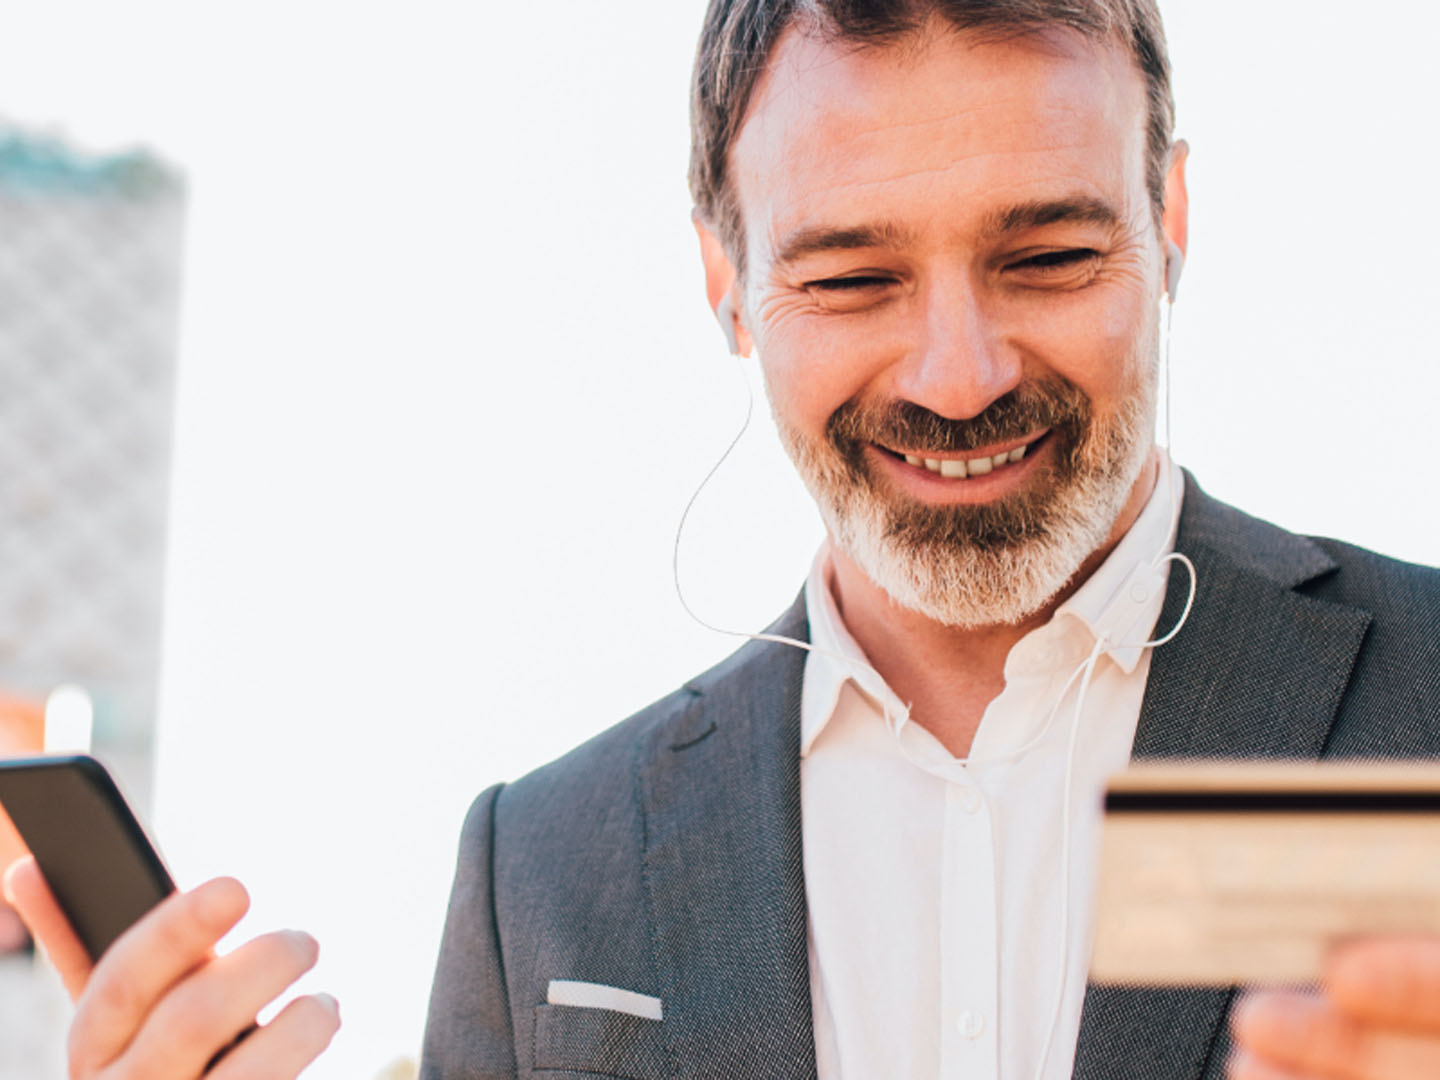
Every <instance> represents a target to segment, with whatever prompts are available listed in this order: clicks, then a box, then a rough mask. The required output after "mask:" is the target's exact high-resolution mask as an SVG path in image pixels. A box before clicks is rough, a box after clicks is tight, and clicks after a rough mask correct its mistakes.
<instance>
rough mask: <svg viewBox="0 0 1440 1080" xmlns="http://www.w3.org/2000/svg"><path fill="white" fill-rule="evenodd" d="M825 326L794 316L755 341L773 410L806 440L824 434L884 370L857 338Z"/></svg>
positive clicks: (814, 319) (811, 318) (768, 328)
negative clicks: (834, 417)
mask: <svg viewBox="0 0 1440 1080" xmlns="http://www.w3.org/2000/svg"><path fill="white" fill-rule="evenodd" d="M825 322H826V320H825V317H824V316H818V317H816V316H807V315H803V314H798V313H791V314H789V315H786V316H784V317H781V318H777V319H775V320H773V321H770V322H767V323H765V324H764V326H763V329H762V332H761V333H760V334H758V335H757V336H756V338H755V345H756V350H757V353H758V355H759V359H760V367H761V371H762V372H763V374H764V377H765V386H766V390H767V393H768V394H769V395H770V401H771V405H772V406H773V407H774V409H775V411H776V413H778V414H779V416H780V417H781V418H782V419H783V420H784V421H785V422H786V423H788V424H789V425H790V426H791V427H792V428H796V429H798V430H800V431H801V432H803V433H805V434H807V435H818V434H820V433H822V432H823V431H824V430H825V424H826V422H827V421H828V420H829V419H830V416H831V414H833V413H834V412H835V410H836V409H838V408H840V406H841V405H844V404H845V403H846V402H847V401H850V400H851V399H853V398H856V397H859V396H861V395H862V394H863V393H864V391H865V389H866V387H867V386H869V385H870V383H871V381H872V380H873V379H874V378H875V377H876V375H877V374H878V373H879V372H881V371H883V370H884V367H885V365H884V362H883V360H877V359H876V358H875V357H876V353H875V352H874V351H872V350H871V349H869V348H867V347H866V345H865V343H864V342H863V341H861V340H859V335H855V334H846V333H843V332H839V331H837V330H836V329H835V328H833V327H832V326H828V325H825Z"/></svg>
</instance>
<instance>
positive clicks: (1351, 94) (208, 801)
mask: <svg viewBox="0 0 1440 1080" xmlns="http://www.w3.org/2000/svg"><path fill="white" fill-rule="evenodd" d="M501 6H502V5H471V4H459V3H436V2H423V0H421V2H416V3H411V4H407V5H405V6H404V8H403V10H402V8H401V7H400V5H379V4H354V3H350V4H339V3H331V2H328V0H327V2H319V0H289V2H287V3H283V4H282V3H278V2H273V0H253V2H249V3H246V4H244V5H239V4H217V3H205V2H195V0H189V2H185V3H179V2H170V3H164V2H159V0H132V2H128V3H124V4H117V3H114V2H109V3H102V2H99V0H47V2H46V3H45V4H35V3H25V4H21V3H18V2H15V0H5V2H4V4H3V9H4V25H5V26H6V32H5V34H3V35H0V116H4V117H6V118H8V119H9V120H10V121H12V122H15V123H21V124H24V125H26V126H29V127H32V128H36V129H40V130H53V131H57V132H60V133H63V134H65V135H67V136H68V137H70V138H72V139H74V140H75V141H77V142H79V143H80V144H81V145H83V146H86V147H89V148H91V149H95V150H112V149H119V148H124V147H128V146H131V145H137V144H141V145H146V146H149V147H151V148H152V149H154V150H156V151H157V152H159V153H160V154H161V155H162V156H164V157H165V158H166V159H167V160H169V161H171V162H173V163H175V164H176V165H178V166H179V167H180V168H182V169H183V170H184V171H185V173H186V174H187V177H188V181H189V185H190V204H189V214H188V226H187V241H186V252H185V296H184V301H183V316H182V325H181V328H180V335H181V336H180V344H181V353H180V374H179V386H178V393H177V414H176V427H175V462H174V475H173V483H172V520H171V527H170V541H169V569H168V580H167V596H166V631H165V645H164V666H163V671H162V706H161V709H162V712H161V717H160V727H159V731H160V738H159V757H158V785H157V795H156V805H155V806H154V807H153V812H152V814H151V821H152V823H153V831H154V833H155V835H156V836H157V837H158V839H159V841H160V844H161V846H162V848H163V850H164V851H165V853H166V855H167V857H168V859H169V861H170V863H171V865H172V867H173V869H174V870H175V872H176V876H177V877H178V878H179V879H180V880H181V881H182V883H196V882H198V881H200V880H203V879H204V878H205V877H208V876H210V875H212V874H218V873H230V874H235V875H237V876H239V877H240V878H241V879H242V880H244V881H245V882H246V883H247V885H249V887H250V888H251V891H252V893H253V895H254V898H255V906H254V911H253V913H252V915H251V916H250V917H249V918H248V919H247V920H246V923H245V924H243V927H242V932H243V933H247V934H248V933H255V932H258V931H260V930H264V929H269V928H274V927H279V926H288V925H293V926H300V927H304V928H306V929H308V930H310V931H311V932H313V933H315V934H316V935H317V937H319V939H320V941H321V950H322V953H321V956H322V958H321V961H320V964H319V966H318V967H317V969H316V971H315V972H314V973H313V974H312V975H311V976H309V977H307V978H306V979H305V980H304V981H303V982H302V984H301V987H302V988H303V989H306V990H318V989H326V990H329V991H331V992H333V993H335V994H336V995H337V996H338V997H339V999H340V1001H341V1006H342V1011H343V1013H344V1016H345V1018H346V1021H347V1023H346V1027H345V1028H344V1029H343V1031H342V1033H341V1035H340V1037H339V1038H338V1039H337V1041H336V1043H335V1046H334V1047H333V1049H332V1051H331V1053H330V1054H328V1055H327V1056H326V1057H325V1058H324V1059H322V1061H321V1062H320V1063H319V1064H317V1065H316V1066H314V1067H313V1068H312V1069H311V1070H310V1071H309V1072H308V1073H307V1074H306V1075H307V1077H310V1078H312V1080H329V1078H336V1080H338V1078H341V1077H344V1078H346V1080H353V1078H356V1077H361V1078H367V1077H371V1076H373V1075H375V1074H376V1073H377V1072H378V1071H379V1070H380V1069H381V1067H382V1066H384V1065H385V1064H386V1063H387V1062H389V1061H390V1060H392V1059H394V1058H397V1057H400V1056H405V1055H411V1054H414V1053H415V1051H416V1049H417V1045H418V1039H419V1033H420V1029H421V1024H422V1022H423V1017H424V1010H425V1001H426V994H427V991H428V983H429V977H430V973H431V971H432V969H433V965H434V958H435V953H436V949H437V947H438V942H439V932H440V926H441V920H442V918H443V913H444V905H445V898H446V893H447V890H448V886H449V881H450V877H451V874H452V872H453V866H454V852H455V845H456V842H457V840H458V837H459V829H460V824H461V821H462V819H463V816H464V812H465V809H466V807H467V805H468V804H469V802H470V801H471V799H473V798H474V796H475V795H476V794H478V793H479V792H480V791H481V790H483V789H484V788H486V787H487V786H489V785H490V784H492V783H495V782H497V781H500V780H504V779H507V778H513V777H515V776H518V775H520V774H522V773H524V772H525V771H528V770H529V769H531V768H533V767H535V766H536V765H538V764H540V763H542V762H544V761H546V760H549V759H551V758H553V757H555V756H556V755H558V754H560V753H562V752H564V751H565V750H566V749H567V748H569V747H571V746H573V745H575V744H576V743H578V742H580V741H582V740H583V739H584V738H586V737H588V736H589V735H591V734H593V733H595V732H597V731H599V730H601V729H602V728H604V727H606V726H608V725H609V724H611V723H613V722H615V721H616V720H618V719H620V718H622V717H623V716H625V715H627V714H628V713H630V712H633V711H634V710H636V709H638V708H640V707H642V706H643V705H645V704H646V703H647V702H648V701H650V700H652V699H654V698H655V697H658V696H660V695H661V694H663V693H665V692H667V691H668V690H670V689H671V688H673V687H675V686H676V685H678V684H679V683H680V682H682V681H683V680H684V679H685V678H687V677H688V676H689V675H691V674H693V673H695V672H696V671H697V670H699V669H701V668H702V667H704V666H707V665H708V664H710V663H712V662H714V661H715V660H718V659H719V658H720V657H722V656H723V655H725V654H726V653H727V652H729V651H730V650H731V649H732V648H733V647H734V645H735V641H734V640H733V639H731V638H726V637H723V636H721V635H717V634H714V633H712V632H710V631H707V630H705V629H703V628H701V627H700V626H698V625H696V624H695V623H694V622H692V621H691V620H690V619H689V618H688V617H687V616H686V615H685V613H684V611H683V609H682V608H681V606H680V604H679V603H678V601H677V599H676V596H675V589H674V584H673V582H672V577H671V561H672V554H673V552H674V548H675V543H676V526H677V523H678V520H679V517H680V512H681V510H682V508H683V507H684V505H685V503H686V501H687V499H688V498H689V497H690V495H691V494H692V492H693V491H694V489H695V488H696V486H697V485H698V484H699V482H700V480H701V478H702V477H703V476H704V475H705V473H706V472H707V470H708V469H709V468H710V467H711V465H712V464H714V462H715V461H716V459H717V458H718V457H719V456H720V453H721V452H722V451H723V449H724V447H725V446H726V445H727V444H728V442H729V441H730V439H731V438H732V437H733V436H734V435H735V433H736V432H737V431H738V430H739V428H740V426H741V423H742V420H743V417H744V415H745V412H746V408H747V399H748V397H749V396H750V395H751V394H753V395H754V396H755V402H756V406H755V420H754V422H753V423H752V424H751V426H750V429H749V430H748V431H747V432H746V434H745V436H744V437H743V438H742V440H741V442H740V445H739V447H738V449H737V451H736V453H735V454H734V455H733V456H732V458H731V459H730V460H729V461H727V462H726V464H725V465H724V466H723V467H722V468H721V470H720V472H719V473H718V475H717V476H716V479H715V481H714V482H713V483H712V484H711V485H710V486H708V487H707V488H706V490H705V491H704V492H703V493H702V495H701V497H700V499H699V501H698V503H697V505H696V509H695V512H694V513H693V515H692V516H691V519H690V521H689V523H688V525H687V526H686V530H685V534H684V536H683V538H682V542H681V544H680V549H679V554H680V568H681V577H682V580H683V583H684V587H685V592H686V596H687V598H688V599H689V601H690V603H691V605H692V606H693V607H694V608H695V609H696V610H697V611H698V612H699V613H700V614H701V615H702V616H703V617H704V618H705V619H706V620H707V621H709V622H711V623H714V624H717V625H720V626H723V627H732V628H738V629H759V628H761V627H762V626H763V625H765V624H766V623H767V622H769V620H770V619H771V618H773V617H774V616H775V615H776V614H778V613H779V612H780V611H781V610H782V609H784V608H785V607H786V606H787V605H788V603H789V602H790V600H791V599H792V598H793V597H794V595H795V593H796V591H797V590H798V589H799V587H800V585H801V582H802V581H803V578H804V574H805V571H806V568H807V566H808V563H809V560H810V556H811V554H812V553H813V551H814V548H815V545H816V544H817V543H818V541H819V539H820V536H821V530H820V526H819V523H818V521H817V519H816V516H815V514H814V511H813V508H812V507H811V506H810V504H809V502H808V500H807V498H806V496H805V494H804V492H803V489H802V488H801V487H800V486H799V484H798V482H797V481H795V480H794V479H793V477H792V475H791V473H790V470H789V466H788V464H787V463H786V462H785V460H784V458H783V455H782V454H781V452H780V450H779V448H778V445H777V443H776V440H775V437H774V433H773V429H772V428H771V426H770V424H769V421H768V417H767V416H766V409H765V406H764V402H763V397H762V396H761V391H760V390H759V386H758V379H757V377H756V372H755V370H754V367H753V364H750V365H743V366H738V367H737V365H736V364H735V363H733V362H732V361H731V360H730V359H729V358H728V357H727V356H726V352H725V349H724V345H723V342H722V339H721V337H720V334H719V333H718V331H717V330H716V328H715V325H714V322H713V320H712V319H711V317H710V314H709V311H708V309H707V307H706V305H705V303H704V297H703V290H702V281H701V277H700V270H699V261H698V259H697V258H696V254H697V252H696V244H695V240H694V235H693V232H692V231H691V227H690V223H689V210H690V201H689V198H688V195H687V192H686V187H685V180H684V176H685V164H686V156H687V141H688V132H687V119H686V117H687V110H686V84H687V79H688V70H689V63H690V57H691V54H692V52H693V44H694V38H695V35H696V32H697V30H698V27H699V22H700V16H701V12H702V7H703V5H702V4H700V3H699V2H698V0H647V2H645V3H641V4H635V5H629V6H626V7H625V8H624V9H623V17H621V18H617V16H616V10H617V9H616V8H615V7H614V6H612V5H596V4H592V3H583V2H580V0H556V2H554V3H550V4H546V5H543V6H541V5H503V6H504V7H509V8H511V9H512V10H509V11H496V10H494V9H495V8H497V7H501ZM1162 7H1163V11H1164V13H1165V16H1166V19H1167V23H1168V28H1169V33H1170V39H1171V47H1172V56H1173V59H1174V62H1175V68H1176V97H1177V100H1178V129H1177V130H1178V133H1179V134H1180V135H1183V136H1185V137H1186V138H1187V139H1188V140H1189V141H1190V144H1191V146H1192V157H1191V164H1190V169H1189V180H1190V187H1191V208H1192V209H1191V214H1192V218H1191V249H1190V252H1189V257H1188V259H1187V268H1186V272H1185V278H1184V282H1183V286H1182V289H1181V292H1180V300H1179V302H1178V303H1177V304H1176V306H1175V310H1174V328H1173V346H1172V349H1173V352H1172V362H1173V368H1174V395H1173V401H1172V406H1173V416H1174V423H1173V434H1174V444H1175V453H1176V456H1177V458H1178V459H1179V460H1180V461H1181V462H1182V463H1184V464H1186V465H1187V466H1189V467H1190V468H1192V469H1193V470H1194V472H1195V474H1196V476H1197V477H1198V478H1199V480H1200V482H1201V483H1202V485H1203V486H1205V487H1206V489H1207V490H1209V491H1210V492H1211V493H1212V494H1214V495H1217V496H1219V497H1221V498H1223V499H1226V500H1227V501H1231V502H1234V503H1236V504H1238V505H1241V506H1243V507H1245V508H1246V509H1248V510H1250V511H1252V512H1254V513H1257V514H1259V515H1261V516H1264V517H1267V518H1270V519H1272V520H1274V521H1277V522H1278V523H1280V524H1282V525H1284V526H1286V527H1289V528H1293V529H1298V530H1300V531H1305V532H1316V533H1323V534H1328V535H1333V536H1340V537H1343V538H1346V539H1349V540H1352V541H1354V542H1357V543H1361V544H1364V545H1366V546H1369V547H1374V548H1377V549H1379V550H1381V551H1384V552H1387V553H1390V554H1394V555H1398V556H1400V557H1403V558H1407V559H1410V560H1413V561H1419V562H1425V563H1430V564H1434V563H1436V562H1437V561H1440V539H1437V537H1440V531H1437V529H1436V525H1437V524H1440V512H1437V510H1436V507H1435V500H1434V498H1433V495H1432V492H1433V490H1434V487H1435V485H1434V482H1433V480H1432V478H1431V472H1430V463H1431V462H1432V461H1433V459H1434V451H1433V448H1432V441H1431V431H1430V424H1431V423H1432V422H1433V420H1432V415H1433V411H1434V410H1433V402H1434V401H1435V400H1436V399H1437V396H1440V363H1437V357H1436V348H1435V346H1434V343H1433V339H1432V333H1431V317H1430V315H1431V312H1433V311H1434V310H1435V309H1436V301H1437V299H1440V297H1437V284H1436V280H1437V279H1436V273H1435V269H1434V265H1433V262H1432V260H1431V259H1430V253H1431V252H1432V251H1434V250H1435V249H1436V248H1437V241H1440V219H1437V217H1436V216H1435V215H1434V214H1431V213H1429V212H1428V194H1429V192H1428V188H1429V186H1430V185H1429V181H1430V178H1432V177H1433V176H1434V175H1435V172H1436V165H1437V151H1436V147H1435V143H1434V140H1433V138H1432V137H1431V136H1430V135H1429V134H1428V132H1429V131H1430V129H1431V128H1432V127H1433V122H1432V118H1431V117H1430V115H1429V105H1430V103H1431V102H1433V97H1434V94H1433V86H1432V85H1431V82H1430V72H1431V71H1432V69H1433V64H1432V59H1431V56H1432V53H1433V52H1434V49H1435V45H1436V44H1437V40H1440V13H1436V12H1433V11H1431V10H1430V9H1428V8H1422V7H1419V6H1416V5H1413V4H1401V3H1399V2H1397V0H1377V3H1375V4H1372V5H1369V6H1368V7H1366V8H1364V9H1363V10H1357V9H1355V8H1354V7H1353V5H1341V4H1339V3H1334V2H1330V0H1322V2H1317V3H1313V4H1307V5H1305V8H1304V12H1305V17H1304V21H1303V23H1296V22H1295V21H1294V19H1295V16H1294V12H1295V11H1296V8H1295V7H1294V5H1292V4H1280V3H1274V2H1270V3H1263V4H1256V3H1253V2H1250V3H1240V2H1237V0H1184V2H1181V0H1174V2H1171V3H1165V4H1163V5H1162Z"/></svg>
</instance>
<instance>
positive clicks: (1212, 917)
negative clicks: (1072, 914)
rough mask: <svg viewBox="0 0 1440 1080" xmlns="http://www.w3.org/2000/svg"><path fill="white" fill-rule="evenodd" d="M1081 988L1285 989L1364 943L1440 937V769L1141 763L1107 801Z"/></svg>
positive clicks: (1111, 789)
mask: <svg viewBox="0 0 1440 1080" xmlns="http://www.w3.org/2000/svg"><path fill="white" fill-rule="evenodd" d="M1095 918H1096V926H1095V945H1094V952H1093V954H1092V957H1091V961H1090V978H1091V979H1092V980H1093V981H1095V982H1110V983H1126V984H1132V985H1159V984H1172V985H1173V984H1178V985H1230V984H1232V983H1295V982H1305V981H1310V980H1314V979H1316V978H1318V977H1319V975H1320V972H1321V968H1322V966H1323V963H1324V958H1325V955H1326V953H1327V952H1328V950H1329V949H1330V948H1331V947H1332V946H1333V945H1335V944H1336V943H1338V942H1340V941H1341V940H1343V939H1346V938H1352V937H1357V936H1362V935H1372V934H1415V933H1428V934H1440V765H1432V764H1428V763H1416V762H1406V763H1393V764H1392V763H1385V764H1374V763H1363V764H1349V763H1334V764H1332V763H1328V762H1327V763H1322V764H1311V763H1304V764H1300V763H1297V764H1291V763H1259V762H1257V763H1249V762H1196V763H1184V764H1182V763H1174V762H1170V763H1165V764H1155V765H1140V766H1136V767H1133V768H1131V769H1130V770H1129V771H1127V772H1124V773H1121V774H1120V775H1119V776H1117V777H1115V778H1114V779H1113V780H1112V781H1111V782H1110V785H1109V788H1108V790H1107V791H1106V795H1105V822H1104V826H1103V829H1102V833H1101V853H1100V867H1099V885H1098V895H1097V905H1096V912H1095Z"/></svg>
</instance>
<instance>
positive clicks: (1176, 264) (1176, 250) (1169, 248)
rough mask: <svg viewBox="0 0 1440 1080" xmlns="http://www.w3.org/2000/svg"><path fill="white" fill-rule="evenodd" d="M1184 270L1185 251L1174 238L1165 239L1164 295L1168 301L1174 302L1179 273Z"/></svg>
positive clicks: (1178, 285) (1178, 283)
mask: <svg viewBox="0 0 1440 1080" xmlns="http://www.w3.org/2000/svg"><path fill="white" fill-rule="evenodd" d="M1184 272H1185V253H1184V252H1183V251H1181V250H1180V246H1179V245H1178V244H1176V243H1175V241H1174V240H1170V239H1168V238H1167V239H1166V241H1165V295H1166V296H1168V297H1169V298H1170V303H1172V304H1173V303H1174V302H1175V292H1176V290H1178V289H1179V288H1180V275H1181V274H1182V273H1184Z"/></svg>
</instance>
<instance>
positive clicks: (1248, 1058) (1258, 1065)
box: [1225, 1050, 1305, 1080]
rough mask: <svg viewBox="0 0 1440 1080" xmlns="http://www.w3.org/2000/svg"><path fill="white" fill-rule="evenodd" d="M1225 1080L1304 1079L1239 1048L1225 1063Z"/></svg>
mask: <svg viewBox="0 0 1440 1080" xmlns="http://www.w3.org/2000/svg"><path fill="white" fill-rule="evenodd" d="M1225 1080H1305V1077H1303V1076H1301V1075H1300V1074H1299V1073H1293V1072H1291V1071H1290V1070H1289V1069H1277V1068H1276V1067H1275V1066H1273V1065H1269V1064H1267V1063H1266V1062H1263V1061H1261V1060H1260V1059H1259V1058H1257V1057H1255V1056H1254V1055H1252V1054H1248V1053H1246V1052H1245V1051H1243V1050H1241V1051H1239V1052H1238V1053H1236V1054H1233V1055H1231V1058H1230V1060H1229V1061H1228V1062H1227V1063H1226V1066H1225Z"/></svg>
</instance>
